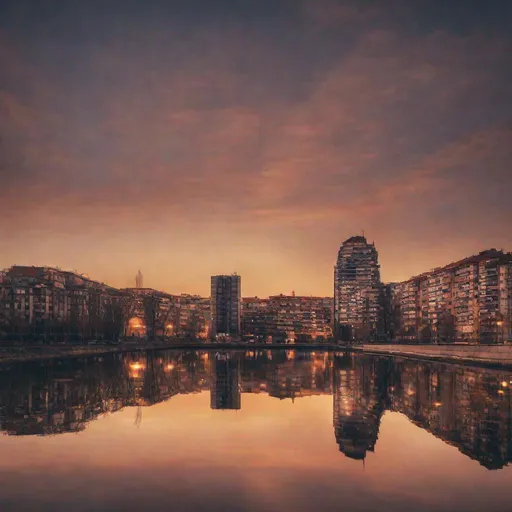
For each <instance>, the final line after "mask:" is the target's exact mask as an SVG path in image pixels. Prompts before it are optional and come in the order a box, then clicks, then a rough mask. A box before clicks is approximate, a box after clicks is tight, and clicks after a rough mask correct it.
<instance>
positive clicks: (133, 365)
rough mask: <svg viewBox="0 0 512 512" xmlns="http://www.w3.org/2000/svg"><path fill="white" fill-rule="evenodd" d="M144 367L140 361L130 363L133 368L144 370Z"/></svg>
mask: <svg viewBox="0 0 512 512" xmlns="http://www.w3.org/2000/svg"><path fill="white" fill-rule="evenodd" d="M143 368H144V365H143V364H141V363H138V362H136V363H132V364H130V369H131V370H135V371H139V370H142V369H143Z"/></svg>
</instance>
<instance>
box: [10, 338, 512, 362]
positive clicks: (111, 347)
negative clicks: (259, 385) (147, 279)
mask: <svg viewBox="0 0 512 512" xmlns="http://www.w3.org/2000/svg"><path fill="white" fill-rule="evenodd" d="M269 349H287V350H299V351H302V350H307V351H316V350H324V351H342V352H355V353H365V354H371V355H386V356H400V357H407V358H412V359H424V360H433V361H446V362H453V363H461V364H472V365H478V366H500V367H508V368H512V345H459V344H457V345H427V344H422V345H412V344H407V345H406V344H398V343H396V344H391V343H389V344H356V345H348V346H347V345H343V344H336V343H323V344H318V343H317V344H290V345H283V344H268V343H246V342H232V343H204V342H194V341H188V342H187V341H183V340H174V341H172V340H171V341H156V342H151V343H147V342H146V343H133V342H121V343H118V344H89V345H77V344H73V345H66V344H52V345H9V346H2V347H0V364H1V363H9V362H17V361H19V362H22V361H33V360H48V359H58V358H69V357H87V356H93V355H101V354H108V353H123V352H136V351H146V350H269Z"/></svg>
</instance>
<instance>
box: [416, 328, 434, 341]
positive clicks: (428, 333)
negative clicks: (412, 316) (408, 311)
mask: <svg viewBox="0 0 512 512" xmlns="http://www.w3.org/2000/svg"><path fill="white" fill-rule="evenodd" d="M433 337H434V335H433V332H432V329H431V327H430V325H429V324H427V325H424V326H423V327H422V328H421V330H420V336H419V338H420V341H421V342H422V343H430V342H431V341H432V339H433Z"/></svg>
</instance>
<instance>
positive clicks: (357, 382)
mask: <svg viewBox="0 0 512 512" xmlns="http://www.w3.org/2000/svg"><path fill="white" fill-rule="evenodd" d="M375 382H376V375H375V369H374V368H373V367H372V364H371V360H370V359H366V360H365V359H362V360H360V359H356V358H354V357H348V358H346V359H344V360H343V361H341V364H338V365H336V370H335V382H334V385H335V390H334V403H333V412H334V421H333V423H334V435H335V437H336V442H337V443H338V445H339V448H340V451H341V452H343V453H344V454H345V455H346V456H347V457H350V458H351V459H356V460H363V459H364V458H365V457H366V452H367V451H372V452H373V451H374V449H375V443H376V442H377V436H378V434H379V426H380V418H381V415H382V411H383V404H382V403H380V400H379V397H378V394H377V392H376V391H377V390H376V388H375Z"/></svg>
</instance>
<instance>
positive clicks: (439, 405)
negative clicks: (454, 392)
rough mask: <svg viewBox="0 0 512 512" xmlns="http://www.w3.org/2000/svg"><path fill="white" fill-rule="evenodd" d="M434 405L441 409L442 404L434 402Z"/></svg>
mask: <svg viewBox="0 0 512 512" xmlns="http://www.w3.org/2000/svg"><path fill="white" fill-rule="evenodd" d="M434 405H435V406H436V407H441V405H443V402H435V403H434Z"/></svg>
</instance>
